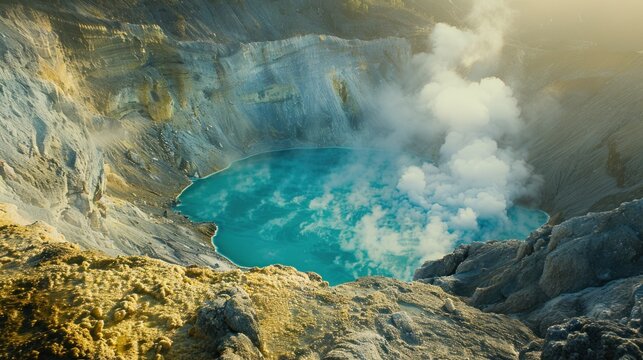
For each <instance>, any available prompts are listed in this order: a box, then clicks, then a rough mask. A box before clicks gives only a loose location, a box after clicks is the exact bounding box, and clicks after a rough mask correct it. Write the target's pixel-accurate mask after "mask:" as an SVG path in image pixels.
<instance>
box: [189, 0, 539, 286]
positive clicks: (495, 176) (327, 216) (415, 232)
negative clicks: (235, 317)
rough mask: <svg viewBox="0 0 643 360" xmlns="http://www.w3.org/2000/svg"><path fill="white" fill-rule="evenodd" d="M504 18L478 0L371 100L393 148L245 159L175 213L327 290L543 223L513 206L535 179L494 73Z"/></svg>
mask: <svg viewBox="0 0 643 360" xmlns="http://www.w3.org/2000/svg"><path fill="white" fill-rule="evenodd" d="M509 15H510V14H509V12H508V10H507V9H506V8H505V6H504V4H503V3H502V2H501V1H493V0H484V1H483V0H480V1H476V5H475V7H474V9H473V10H472V13H471V15H470V18H469V27H468V28H466V29H458V28H455V27H453V26H449V25H446V24H437V25H436V26H435V29H434V31H433V32H432V34H431V37H430V43H431V48H432V51H431V52H430V53H427V54H419V55H417V56H416V57H415V58H414V59H413V62H412V76H410V77H409V80H408V81H406V82H403V83H401V84H397V85H396V86H388V87H386V88H383V89H380V90H379V91H378V93H377V95H376V97H377V98H378V99H379V100H380V101H379V102H378V103H379V104H382V105H381V106H379V107H377V108H376V109H374V111H373V113H375V114H377V116H375V117H374V120H375V121H374V123H371V124H372V125H373V128H372V129H371V130H373V129H376V130H374V131H375V132H376V133H379V134H385V136H379V138H378V137H375V139H376V140H375V145H378V146H377V147H384V148H387V150H390V151H385V152H377V151H375V152H372V151H366V152H364V151H356V150H353V152H351V151H340V150H337V149H335V150H332V149H331V150H329V149H327V150H324V151H319V152H310V153H309V152H306V151H304V152H293V153H281V154H280V155H278V156H277V155H275V156H270V155H263V156H259V157H257V158H251V159H249V160H245V161H243V162H240V163H238V164H235V165H234V166H233V167H231V169H230V170H227V171H226V172H225V173H223V174H222V175H221V176H220V177H219V176H215V177H213V178H212V179H208V180H204V181H203V182H197V183H196V184H195V185H194V186H193V187H192V188H191V189H188V191H186V192H185V193H184V194H183V195H182V200H183V201H184V203H183V204H182V205H180V208H181V210H182V211H185V212H186V213H188V215H190V216H191V218H193V220H198V221H216V222H217V223H219V224H220V225H221V230H220V235H218V236H217V238H218V240H217V239H215V242H216V243H217V246H218V248H219V249H220V250H221V251H222V253H223V254H225V255H228V256H230V257H231V259H232V260H234V261H236V262H238V263H239V264H241V265H247V266H254V265H258V266H263V265H268V264H273V263H285V264H288V265H294V266H296V267H297V268H298V269H300V270H304V271H317V272H319V273H321V274H322V275H323V276H324V277H325V278H326V279H328V280H329V281H331V282H333V283H339V282H343V281H348V280H351V279H353V278H355V277H359V276H364V275H377V274H379V275H392V276H396V277H398V278H403V279H409V278H410V277H411V276H412V273H413V271H414V269H416V268H417V267H418V266H419V265H420V264H421V262H422V261H425V260H429V259H435V258H439V257H441V256H443V255H444V254H446V253H448V252H450V251H451V250H452V249H453V248H454V247H455V246H456V245H457V244H459V243H466V242H471V241H476V240H489V239H506V238H508V237H514V236H515V237H522V236H526V234H528V233H529V231H531V230H533V227H535V226H537V225H538V224H541V223H542V221H544V216H543V214H542V213H538V212H533V211H528V210H525V209H520V208H517V207H515V206H514V202H515V201H516V200H517V199H520V198H523V197H528V196H529V195H531V194H534V193H535V191H536V190H537V188H538V186H539V183H540V180H539V178H538V177H537V176H534V175H533V174H532V169H531V168H530V167H529V165H528V164H527V163H526V162H525V161H524V158H525V154H524V153H523V152H521V151H518V150H517V149H516V148H514V147H512V146H511V144H512V142H515V141H516V139H518V138H519V134H520V131H521V129H522V126H523V124H522V121H521V118H520V110H519V108H518V105H517V101H516V99H515V98H514V96H513V93H512V90H511V89H510V88H509V87H508V86H507V85H506V84H505V83H504V82H503V81H502V80H500V79H498V78H496V77H493V76H491V74H492V73H493V70H494V64H495V63H496V60H497V57H498V55H499V53H500V51H501V50H502V46H503V34H504V31H505V30H506V28H507V26H508V24H509ZM377 130H383V131H379V132H378V131H377ZM367 137H368V139H369V140H368V141H367V142H366V143H367V144H368V145H369V146H370V145H373V136H372V133H370V134H369V135H368V136H367ZM409 149H411V150H412V152H411V153H413V154H415V155H418V156H408V155H404V154H408V153H409ZM427 154H428V155H427ZM426 158H429V159H430V161H422V160H419V159H426ZM261 164H264V165H261ZM262 166H263V167H262ZM221 189H233V190H234V192H233V193H228V192H227V191H225V190H221ZM208 202H209V205H208V206H206V207H205V208H201V209H199V208H198V205H195V204H201V203H206V204H208Z"/></svg>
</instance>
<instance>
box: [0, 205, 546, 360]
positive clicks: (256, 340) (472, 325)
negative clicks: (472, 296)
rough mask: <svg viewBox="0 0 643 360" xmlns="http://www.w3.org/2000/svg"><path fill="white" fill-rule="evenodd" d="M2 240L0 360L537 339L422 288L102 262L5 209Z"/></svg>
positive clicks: (410, 355) (402, 347) (405, 355)
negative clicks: (329, 282) (339, 283)
mask: <svg viewBox="0 0 643 360" xmlns="http://www.w3.org/2000/svg"><path fill="white" fill-rule="evenodd" d="M0 238H1V239H0V269H1V271H0V358H6V359H29V358H32V359H52V358H61V359H62V358H65V359H68V358H72V359H136V358H143V359H163V358H167V359H211V358H219V359H263V358H266V359H328V360H331V359H332V360H340V359H428V358H435V359H472V358H488V359H514V358H516V357H517V356H518V353H519V351H520V349H522V348H524V347H525V346H527V344H529V343H530V342H531V341H533V340H535V339H536V337H535V336H534V334H533V333H532V332H531V331H530V330H529V329H528V328H527V327H526V326H525V325H523V324H522V323H520V322H519V321H517V320H513V319H511V318H509V317H507V316H504V315H496V314H490V313H484V312H482V311H480V310H478V309H476V308H473V307H470V306H468V305H466V304H465V303H463V302H462V301H461V300H459V299H458V298H457V297H455V296H452V295H449V294H447V293H446V292H444V291H443V290H442V289H440V288H439V287H437V286H433V285H428V284H424V283H421V282H412V283H404V282H401V281H397V280H393V279H387V278H365V279H361V280H359V281H357V282H355V283H350V284H345V285H341V286H337V287H329V286H328V283H326V282H324V281H323V280H322V279H321V278H320V277H319V276H318V275H316V274H312V273H311V274H305V273H301V272H297V271H296V270H295V269H293V268H289V267H282V266H271V267H267V268H264V269H251V270H249V271H241V270H234V271H228V272H216V271H214V270H212V269H210V268H205V267H197V266H191V267H182V266H178V265H170V264H168V263H165V262H162V261H159V260H154V259H150V258H147V257H116V258H114V257H108V256H105V255H103V254H100V253H96V252H89V251H83V250H81V249H80V248H79V247H78V246H77V245H73V244H71V243H69V242H66V241H65V240H64V238H63V237H62V236H61V235H59V234H58V233H57V231H55V229H53V228H51V227H50V226H48V225H46V224H44V223H34V224H25V222H24V220H23V219H20V218H19V217H17V216H16V215H15V209H14V208H12V207H10V206H4V205H3V206H2V207H0Z"/></svg>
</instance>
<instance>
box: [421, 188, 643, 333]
mask: <svg viewBox="0 0 643 360" xmlns="http://www.w3.org/2000/svg"><path fill="white" fill-rule="evenodd" d="M642 213H643V200H637V201H633V202H630V203H624V204H623V205H621V206H620V207H619V208H617V209H615V210H613V211H608V212H604V213H596V214H588V215H586V216H581V217H578V218H574V219H571V220H569V221H565V222H563V223H562V224H560V225H556V226H553V227H552V226H549V225H546V226H544V227H542V228H541V229H539V230H537V231H535V232H534V233H533V234H532V235H531V236H530V237H529V238H528V239H526V240H525V241H507V242H489V243H474V244H471V245H466V246H463V247H461V248H459V249H457V250H456V251H455V252H454V253H453V254H450V255H447V256H446V257H444V258H443V259H441V260H437V261H430V262H427V263H426V264H424V265H423V266H422V268H420V269H418V270H417V272H416V274H415V279H416V280H420V281H422V282H426V283H430V284H435V285H438V286H440V287H442V288H443V289H445V290H446V291H447V292H450V293H453V294H456V295H459V296H462V297H465V298H466V299H467V300H468V302H469V303H470V304H471V305H473V306H476V307H478V308H481V309H483V310H485V311H490V312H497V313H503V314H516V315H518V316H519V317H520V318H522V319H524V320H525V321H526V322H527V324H529V325H530V326H531V327H532V328H533V329H534V330H536V331H537V332H539V333H541V334H543V335H544V334H545V332H546V330H547V328H548V327H549V326H551V325H553V324H557V323H560V322H561V321H563V320H565V319H569V318H572V317H576V316H590V317H592V318H597V319H611V320H616V321H621V319H624V318H625V319H630V318H631V316H632V314H638V313H639V312H640V310H638V307H639V306H640V305H639V304H640V297H641V291H643V290H642V289H643V258H642V255H643V217H641V214H642ZM634 316H635V317H636V318H638V317H639V315H634ZM633 320H635V319H633ZM628 321H629V320H628ZM636 321H638V320H636ZM637 326H638V325H637Z"/></svg>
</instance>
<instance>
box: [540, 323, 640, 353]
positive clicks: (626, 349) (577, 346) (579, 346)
mask: <svg viewBox="0 0 643 360" xmlns="http://www.w3.org/2000/svg"><path fill="white" fill-rule="evenodd" d="M641 358H643V337H641V334H640V333H639V332H637V331H635V330H633V329H631V328H629V327H627V326H624V325H620V324H615V323H613V322H608V321H595V320H590V319H587V318H575V319H572V320H570V321H568V322H566V323H564V324H561V325H556V326H552V327H550V328H549V329H548V330H547V336H546V337H545V345H544V347H543V351H542V359H543V360H554V359H587V360H598V359H641Z"/></svg>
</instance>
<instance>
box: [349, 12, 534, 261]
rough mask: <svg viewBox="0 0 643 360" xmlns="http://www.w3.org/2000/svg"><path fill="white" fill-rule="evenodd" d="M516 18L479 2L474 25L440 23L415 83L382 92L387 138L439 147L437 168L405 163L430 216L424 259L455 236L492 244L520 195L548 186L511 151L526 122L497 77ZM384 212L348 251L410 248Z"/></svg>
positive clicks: (416, 198)
mask: <svg viewBox="0 0 643 360" xmlns="http://www.w3.org/2000/svg"><path fill="white" fill-rule="evenodd" d="M510 15H511V14H510V11H509V10H508V8H507V7H506V6H505V4H504V3H503V2H502V1H493V0H491V1H490V0H485V1H476V2H475V5H474V8H473V10H472V11H471V14H470V16H469V18H468V23H469V27H468V28H466V29H459V28H456V27H453V26H450V25H447V24H437V25H436V26H435V28H434V30H433V32H432V34H431V37H430V45H431V49H432V51H431V52H430V53H428V54H419V55H417V56H416V57H415V58H414V59H413V63H412V67H413V74H412V79H411V80H409V81H407V83H405V84H401V85H399V86H390V87H388V88H386V89H383V90H382V92H381V94H380V95H379V99H380V101H379V103H380V104H384V105H383V106H382V107H381V108H379V109H378V111H377V113H379V114H382V115H381V117H380V120H381V121H382V122H383V123H384V124H385V125H388V126H387V127H386V129H387V136H386V137H385V140H384V142H386V143H387V144H401V146H413V147H415V148H418V146H417V142H424V143H434V144H435V143H439V144H441V146H440V147H439V149H438V150H437V151H436V152H437V154H435V156H434V157H435V159H434V161H433V163H428V162H426V163H423V164H415V165H410V166H408V167H406V168H405V169H404V170H403V173H402V175H401V177H400V178H399V181H398V183H397V189H398V190H399V191H400V192H402V193H403V194H405V195H406V196H407V197H408V199H409V200H410V201H411V202H412V203H414V204H415V205H417V206H420V207H422V208H424V209H426V210H427V212H426V214H427V215H426V217H425V218H424V219H423V220H421V221H420V224H422V225H419V226H418V227H417V228H416V229H415V230H414V234H413V236H417V237H418V238H419V239H420V241H419V245H418V247H417V248H416V249H415V250H416V251H417V252H418V253H419V254H421V257H422V258H423V259H425V260H426V259H434V258H439V257H441V256H443V255H444V254H445V253H447V252H449V251H450V250H451V249H452V248H453V246H454V244H455V242H456V239H467V238H469V239H467V240H480V239H485V238H489V235H490V234H489V233H488V231H491V228H481V224H482V223H489V222H493V223H506V222H507V221H508V219H507V210H508V209H509V208H511V207H512V206H513V204H514V202H515V201H516V199H520V198H522V197H528V196H529V195H532V194H534V193H535V192H536V191H537V189H538V186H539V184H540V182H541V180H540V178H539V177H538V176H535V175H533V174H532V168H531V167H530V166H529V165H528V164H527V163H526V162H525V160H524V158H525V154H524V153H523V152H521V151H518V150H516V149H515V148H512V147H511V142H512V141H515V140H516V139H517V138H518V135H519V132H520V130H521V129H522V126H523V123H522V120H521V118H520V110H519V108H518V105H517V101H516V99H515V98H514V96H513V93H512V90H511V88H509V87H508V86H507V85H506V84H505V83H504V82H503V81H502V80H500V79H498V78H497V77H493V76H490V74H491V73H492V72H493V70H494V64H495V63H496V61H497V58H498V56H499V54H500V52H501V50H502V47H503V37H504V33H505V31H506V30H507V28H508V26H509V24H510ZM418 83H419V84H418ZM427 148H431V145H427ZM381 214H382V210H381V209H380V208H374V209H373V211H372V212H371V214H370V215H368V216H365V217H364V218H363V219H362V221H361V222H360V223H359V227H358V235H360V236H357V237H355V238H354V239H353V240H351V241H349V242H348V244H347V248H350V249H352V250H354V251H361V252H363V254H364V257H365V258H370V259H374V258H378V257H380V254H381V252H382V251H383V250H382V249H386V248H395V247H396V246H404V244H403V243H402V242H401V240H400V239H401V237H399V236H398V235H397V234H395V232H392V231H390V229H387V228H382V227H381V226H380V225H379V223H378V219H379V218H380V217H381ZM415 215H417V216H416V217H420V218H421V217H422V216H421V215H420V214H415ZM472 234H475V238H471V236H472ZM383 244H387V245H386V246H383ZM394 244H395V245H394Z"/></svg>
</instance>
